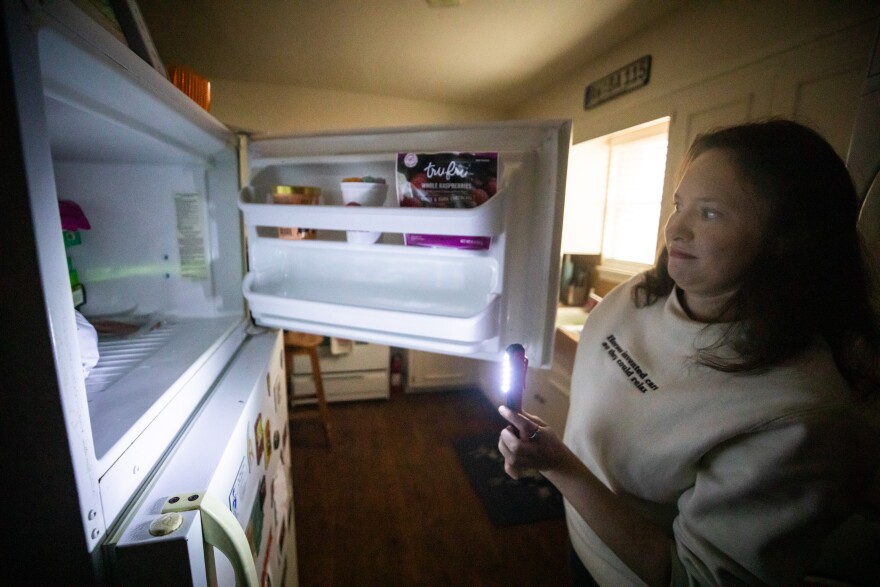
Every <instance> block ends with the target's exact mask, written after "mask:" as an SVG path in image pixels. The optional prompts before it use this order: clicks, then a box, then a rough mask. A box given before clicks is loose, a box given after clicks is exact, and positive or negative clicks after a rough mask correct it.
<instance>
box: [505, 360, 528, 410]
mask: <svg viewBox="0 0 880 587" xmlns="http://www.w3.org/2000/svg"><path fill="white" fill-rule="evenodd" d="M528 366H529V360H528V359H527V358H526V349H525V348H523V345H521V344H519V343H513V344H512V345H510V346H508V347H507V350H505V351H504V362H503V364H502V370H501V391H502V392H503V393H504V405H505V406H507V407H508V408H510V409H511V410H513V411H514V412H522V398H523V390H524V389H525V387H526V369H527V368H528Z"/></svg>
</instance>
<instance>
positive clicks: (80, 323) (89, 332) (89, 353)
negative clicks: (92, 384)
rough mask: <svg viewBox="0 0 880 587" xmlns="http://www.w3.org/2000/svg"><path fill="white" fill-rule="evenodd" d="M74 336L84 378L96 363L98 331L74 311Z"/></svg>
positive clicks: (97, 356)
mask: <svg viewBox="0 0 880 587" xmlns="http://www.w3.org/2000/svg"><path fill="white" fill-rule="evenodd" d="M74 311H75V310H74ZM75 312H76V311H75ZM76 336H77V338H78V339H79V356H80V359H81V360H82V369H83V377H84V378H86V377H88V376H89V372H91V370H92V367H94V366H95V365H97V364H98V358H99V354H98V333H97V332H96V331H95V327H94V326H92V325H91V324H90V323H89V321H88V320H86V318H85V316H83V315H82V314H80V313H79V312H76Z"/></svg>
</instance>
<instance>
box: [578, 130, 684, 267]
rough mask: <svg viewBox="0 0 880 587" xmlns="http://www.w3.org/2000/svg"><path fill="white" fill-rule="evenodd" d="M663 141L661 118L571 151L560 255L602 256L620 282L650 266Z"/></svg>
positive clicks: (657, 221) (662, 174) (665, 134)
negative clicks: (618, 275)
mask: <svg viewBox="0 0 880 587" xmlns="http://www.w3.org/2000/svg"><path fill="white" fill-rule="evenodd" d="M668 135H669V118H668V117H666V118H662V119H660V120H656V121H653V122H649V123H646V124H643V125H639V126H637V127H633V128H630V129H627V130H624V131H620V132H616V133H613V134H610V135H606V136H604V137H599V138H596V139H593V140H591V141H586V142H583V143H578V144H576V145H573V146H572V149H571V154H570V157H569V175H568V188H567V190H566V197H565V217H564V221H563V229H562V247H563V249H562V250H563V252H564V253H582V254H596V253H601V255H602V266H603V268H605V269H606V270H611V271H615V272H617V273H621V274H623V277H625V276H626V275H633V274H635V273H637V272H638V271H640V270H642V269H643V268H644V267H645V266H647V265H651V264H652V263H653V262H654V257H655V255H656V249H657V234H658V229H659V225H660V199H661V197H662V195H663V180H664V177H665V172H666V146H667V142H668Z"/></svg>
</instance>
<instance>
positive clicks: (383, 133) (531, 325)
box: [239, 121, 571, 367]
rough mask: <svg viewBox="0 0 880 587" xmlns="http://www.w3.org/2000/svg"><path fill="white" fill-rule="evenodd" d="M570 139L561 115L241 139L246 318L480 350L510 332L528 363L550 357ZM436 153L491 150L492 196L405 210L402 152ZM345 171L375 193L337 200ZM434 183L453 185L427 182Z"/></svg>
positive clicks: (470, 352) (491, 353)
mask: <svg viewBox="0 0 880 587" xmlns="http://www.w3.org/2000/svg"><path fill="white" fill-rule="evenodd" d="M570 144H571V122H570V121H516V122H505V123H492V124H484V125H469V126H445V127H414V128H404V129H383V130H371V131H365V132H363V133H354V134H353V133H338V134H332V135H316V136H296V137H290V136H288V137H263V138H258V139H255V140H252V141H249V142H248V143H247V145H246V148H245V149H242V153H243V155H244V156H245V157H246V158H247V160H246V161H243V165H242V169H247V170H249V174H248V177H247V178H246V180H245V182H244V183H245V184H246V185H245V186H244V187H243V189H242V192H241V199H240V204H239V206H240V208H241V210H242V212H243V215H244V221H245V224H246V226H247V243H248V262H249V270H248V273H247V275H246V276H245V279H244V283H243V291H244V295H245V297H246V298H247V301H248V304H249V307H250V311H251V314H252V317H253V319H254V321H255V322H256V323H257V324H259V325H262V326H271V327H277V328H283V329H287V330H297V331H303V332H312V333H317V334H323V335H326V336H336V337H341V338H348V339H354V340H361V341H366V342H376V343H380V344H386V345H393V346H400V347H404V348H410V349H416V350H423V351H429V352H436V353H444V354H453V355H462V356H468V357H472V358H478V359H487V360H499V359H500V358H501V355H502V354H503V350H504V349H505V348H506V347H507V345H509V344H512V343H515V342H516V343H520V344H523V345H524V346H525V348H526V351H527V353H528V355H529V358H530V361H531V364H532V365H535V366H543V367H548V366H549V364H550V359H551V352H552V342H553V330H554V318H555V313H556V304H557V299H558V282H559V279H558V278H559V261H560V238H561V231H562V213H563V205H564V201H565V177H566V170H567V162H568V150H569V146H570ZM441 153H442V154H450V153H456V154H475V155H477V156H488V157H489V158H491V159H494V160H497V177H496V178H493V179H494V183H493V185H492V186H491V189H489V190H487V191H488V192H489V193H488V196H489V197H488V198H486V199H484V200H483V201H481V202H480V203H479V205H476V206H473V207H467V206H468V205H464V206H462V207H421V206H420V207H402V206H401V205H400V204H399V201H401V200H402V199H403V197H404V196H405V195H406V196H408V195H411V194H410V193H409V192H406V190H412V189H415V188H414V187H413V186H416V185H417V184H416V183H415V182H414V181H413V180H411V178H408V177H406V175H405V173H403V171H404V169H403V167H402V165H403V163H402V162H403V161H404V160H407V159H408V160H409V161H414V160H417V159H418V158H421V159H422V160H428V159H430V158H431V157H432V156H434V155H436V154H441ZM407 156H409V158H408V157H407ZM440 160H442V159H440ZM444 169H446V168H444ZM351 178H367V182H369V181H371V180H372V179H374V178H381V180H384V182H385V183H386V185H387V186H388V188H387V190H386V193H385V195H384V198H380V199H379V200H378V201H376V202H374V203H373V204H374V205H372V206H366V205H361V206H351V205H345V204H346V201H345V200H344V199H343V194H342V185H343V183H345V182H344V181H343V180H347V179H351ZM444 180H445V181H455V180H454V179H450V178H449V176H448V174H447V176H446V177H444V176H442V175H441V176H438V178H435V179H434V181H435V182H442V181H444ZM438 185H439V183H438ZM279 186H280V187H279ZM290 191H292V192H293V193H294V194H296V193H300V194H302V195H304V196H307V197H304V198H302V199H301V200H300V202H305V203H304V204H303V205H292V206H291V205H279V204H276V203H274V202H276V201H282V200H283V201H290V200H285V199H284V197H286V196H287V194H288V192H290ZM318 194H320V197H319V199H318ZM279 195H282V196H284V197H282V198H279ZM316 201H317V202H318V203H315V202H316ZM304 227H305V228H304ZM380 234H381V236H379V235H380ZM366 235H371V237H372V238H363V236H366ZM413 235H420V236H422V237H424V235H430V237H431V238H430V239H428V243H427V244H429V245H430V246H413V242H414V240H415V239H413V238H412V236H413ZM373 239H377V240H376V241H375V242H371V241H372V240H373Z"/></svg>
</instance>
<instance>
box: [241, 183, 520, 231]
mask: <svg viewBox="0 0 880 587" xmlns="http://www.w3.org/2000/svg"><path fill="white" fill-rule="evenodd" d="M329 195H330V194H328V196H329ZM387 198H394V195H393V194H391V195H389V196H387ZM506 199H507V198H506V195H505V191H504V190H499V191H498V193H497V194H495V195H494V196H492V197H491V198H489V200H488V201H487V202H486V203H485V204H483V205H481V206H477V207H476V208H397V207H389V206H378V207H367V206H356V207H352V206H320V205H319V206H289V205H278V204H266V203H264V202H266V201H267V200H270V196H269V194H268V186H256V187H255V186H247V187H245V188H244V189H242V191H241V196H240V200H239V205H238V206H239V208H240V209H241V211H242V214H243V215H244V220H245V223H246V224H247V225H248V227H258V226H276V227H287V226H307V227H309V228H314V229H325V230H373V231H380V232H391V233H430V234H447V235H461V236H489V237H492V236H497V235H499V234H501V233H502V231H503V217H504V206H505V201H506Z"/></svg>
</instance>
